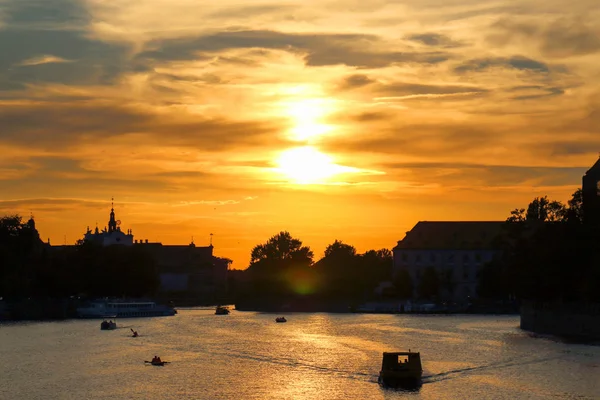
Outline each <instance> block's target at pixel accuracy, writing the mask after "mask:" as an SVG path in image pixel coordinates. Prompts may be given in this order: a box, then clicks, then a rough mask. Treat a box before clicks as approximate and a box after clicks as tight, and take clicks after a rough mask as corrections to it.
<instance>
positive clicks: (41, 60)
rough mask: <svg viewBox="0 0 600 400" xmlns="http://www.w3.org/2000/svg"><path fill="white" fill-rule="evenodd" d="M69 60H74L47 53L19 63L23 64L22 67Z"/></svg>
mask: <svg viewBox="0 0 600 400" xmlns="http://www.w3.org/2000/svg"><path fill="white" fill-rule="evenodd" d="M67 62H73V60H67V59H64V58H62V57H56V56H53V55H48V54H46V55H42V56H39V57H33V58H30V59H28V60H24V61H21V62H20V63H18V64H17V65H18V66H22V67H29V66H35V65H42V64H51V63H67Z"/></svg>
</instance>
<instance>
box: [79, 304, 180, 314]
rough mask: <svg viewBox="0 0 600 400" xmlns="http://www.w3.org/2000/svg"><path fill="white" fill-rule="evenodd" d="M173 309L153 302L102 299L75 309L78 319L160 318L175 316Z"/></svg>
mask: <svg viewBox="0 0 600 400" xmlns="http://www.w3.org/2000/svg"><path fill="white" fill-rule="evenodd" d="M176 313H177V312H176V311H175V309H174V308H173V307H170V306H165V305H162V304H157V303H155V302H154V301H135V300H114V299H102V300H94V301H90V302H88V303H87V304H86V305H85V306H83V307H78V308H77V316H79V317H80V318H102V317H103V316H105V315H108V314H110V315H114V316H115V318H117V317H118V318H139V317H162V316H170V315H175V314H176Z"/></svg>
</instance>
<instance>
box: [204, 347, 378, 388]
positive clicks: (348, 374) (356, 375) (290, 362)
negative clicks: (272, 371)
mask: <svg viewBox="0 0 600 400" xmlns="http://www.w3.org/2000/svg"><path fill="white" fill-rule="evenodd" d="M213 354H215V355H223V356H229V357H234V358H239V359H244V360H252V361H259V362H268V363H271V364H278V365H286V366H290V367H295V368H302V369H307V370H312V371H319V372H323V373H331V374H335V375H338V376H340V377H344V378H347V379H354V380H361V381H364V380H368V381H372V382H377V377H378V375H376V374H369V373H365V372H360V371H349V370H344V369H340V368H333V367H324V366H320V365H315V364H311V363H308V362H302V361H298V360H295V359H292V358H286V357H279V358H277V357H272V356H261V355H256V354H250V353H242V352H237V353H229V352H213Z"/></svg>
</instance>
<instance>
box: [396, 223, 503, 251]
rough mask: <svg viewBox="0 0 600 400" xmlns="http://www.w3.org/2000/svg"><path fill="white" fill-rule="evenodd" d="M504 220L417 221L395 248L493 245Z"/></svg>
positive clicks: (452, 248) (455, 247) (448, 247)
mask: <svg viewBox="0 0 600 400" xmlns="http://www.w3.org/2000/svg"><path fill="white" fill-rule="evenodd" d="M504 226H505V222H504V221H419V222H418V223H417V224H416V225H415V226H414V227H413V228H412V229H411V230H410V231H409V232H406V236H405V237H404V239H402V240H400V241H399V242H398V245H397V246H396V247H395V249H431V250H454V249H493V248H495V247H496V246H495V240H496V239H497V238H498V236H499V235H500V233H501V232H502V229H503V227H504Z"/></svg>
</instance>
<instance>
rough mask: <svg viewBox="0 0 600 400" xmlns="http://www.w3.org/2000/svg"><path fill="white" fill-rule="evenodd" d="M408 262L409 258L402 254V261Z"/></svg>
mask: <svg viewBox="0 0 600 400" xmlns="http://www.w3.org/2000/svg"><path fill="white" fill-rule="evenodd" d="M406 260H408V256H407V255H406V253H402V261H406Z"/></svg>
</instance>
